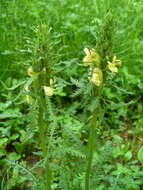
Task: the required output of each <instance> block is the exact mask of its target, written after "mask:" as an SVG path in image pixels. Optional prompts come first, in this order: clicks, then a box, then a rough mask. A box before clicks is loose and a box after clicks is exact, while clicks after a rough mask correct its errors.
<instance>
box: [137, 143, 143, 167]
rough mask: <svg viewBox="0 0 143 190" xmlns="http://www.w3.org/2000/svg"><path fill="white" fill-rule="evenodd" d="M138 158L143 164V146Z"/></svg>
mask: <svg viewBox="0 0 143 190" xmlns="http://www.w3.org/2000/svg"><path fill="white" fill-rule="evenodd" d="M137 157H138V160H139V161H140V162H141V163H142V164H143V146H142V147H141V148H140V149H139V151H138V154H137Z"/></svg>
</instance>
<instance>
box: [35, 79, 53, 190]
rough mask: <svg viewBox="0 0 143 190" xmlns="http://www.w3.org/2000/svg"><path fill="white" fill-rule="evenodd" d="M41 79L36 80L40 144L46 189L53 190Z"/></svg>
mask: <svg viewBox="0 0 143 190" xmlns="http://www.w3.org/2000/svg"><path fill="white" fill-rule="evenodd" d="M40 88H41V87H40V80H38V79H37V81H36V89H37V95H38V98H37V99H38V127H39V138H40V144H41V149H42V154H43V158H44V170H45V190H51V171H50V166H49V161H48V158H47V156H48V151H47V145H46V122H45V118H44V116H45V108H44V105H45V104H46V103H45V99H44V96H43V93H42V91H40V92H38V89H39V90H40Z"/></svg>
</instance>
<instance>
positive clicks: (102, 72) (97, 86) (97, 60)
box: [83, 11, 121, 190]
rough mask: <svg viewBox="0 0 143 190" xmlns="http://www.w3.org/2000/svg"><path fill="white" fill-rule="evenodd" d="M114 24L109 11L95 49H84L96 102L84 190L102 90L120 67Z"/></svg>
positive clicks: (90, 163) (88, 187)
mask: <svg viewBox="0 0 143 190" xmlns="http://www.w3.org/2000/svg"><path fill="white" fill-rule="evenodd" d="M113 26H114V22H113V16H112V13H111V11H108V12H107V14H106V16H105V21H104V22H103V23H102V25H101V26H100V27H101V31H100V32H101V33H100V35H99V36H98V39H97V42H96V48H95V49H88V48H85V49H84V52H85V57H84V58H83V63H84V65H85V66H88V67H89V68H88V73H89V74H88V75H89V77H88V79H89V82H90V85H91V86H92V88H91V89H92V92H91V93H90V95H91V99H92V100H94V101H95V102H96V104H95V107H94V109H93V111H92V113H91V116H90V120H89V130H90V131H89V139H88V153H87V167H86V174H85V190H89V189H90V183H89V182H90V181H89V179H90V175H91V166H92V159H93V152H94V145H95V133H96V128H97V127H98V123H99V120H100V110H101V109H100V104H101V96H102V90H103V88H104V86H105V84H106V83H108V79H109V78H110V75H112V74H113V73H117V72H118V67H119V66H120V65H121V61H120V60H118V59H117V58H116V56H113V53H112V41H113V40H112V36H113V31H114V27H113Z"/></svg>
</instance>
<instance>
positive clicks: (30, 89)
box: [25, 24, 54, 190]
mask: <svg viewBox="0 0 143 190" xmlns="http://www.w3.org/2000/svg"><path fill="white" fill-rule="evenodd" d="M35 35H36V37H35V41H34V43H33V48H32V51H33V58H32V60H31V66H30V67H29V68H28V69H27V75H28V76H29V80H28V82H27V83H26V86H25V92H26V100H27V103H28V104H30V105H32V104H36V110H37V116H36V119H37V125H38V133H39V140H40V145H41V150H42V156H43V159H44V176H43V177H44V183H43V186H42V187H41V188H42V189H45V190H50V189H51V169H50V163H49V158H48V147H47V129H48V125H47V121H46V118H45V115H46V105H47V102H46V99H47V96H48V97H49V98H50V97H52V96H53V95H54V84H53V78H54V69H53V65H54V64H53V56H52V49H51V43H50V30H49V29H48V27H47V26H46V25H43V24H41V25H39V26H38V27H37V28H36V29H35Z"/></svg>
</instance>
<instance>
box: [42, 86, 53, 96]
mask: <svg viewBox="0 0 143 190" xmlns="http://www.w3.org/2000/svg"><path fill="white" fill-rule="evenodd" d="M43 88H44V92H45V94H46V95H47V96H53V94H54V89H53V88H52V87H50V86H44V87H43Z"/></svg>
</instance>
